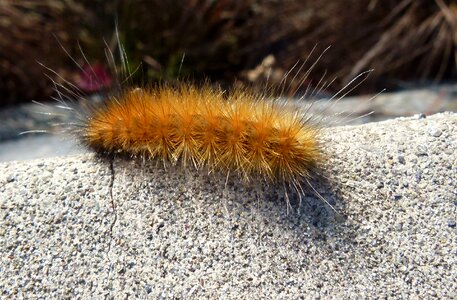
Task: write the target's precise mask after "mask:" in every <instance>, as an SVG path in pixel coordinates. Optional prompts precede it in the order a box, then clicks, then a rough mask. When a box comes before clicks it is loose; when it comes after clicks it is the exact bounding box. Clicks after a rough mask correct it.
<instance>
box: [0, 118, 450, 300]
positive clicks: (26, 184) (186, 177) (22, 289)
mask: <svg viewBox="0 0 457 300" xmlns="http://www.w3.org/2000/svg"><path fill="white" fill-rule="evenodd" d="M456 132H457V114H452V113H444V114H437V115H433V116H430V117H426V118H423V117H420V116H418V117H413V118H399V119H395V120H391V121H385V122H379V123H371V124H367V125H361V126H352V127H349V126H347V127H335V128H329V129H326V130H324V131H323V132H322V136H321V138H322V141H323V145H324V148H325V149H324V150H325V152H326V153H327V155H328V159H327V160H326V162H325V163H324V165H323V166H322V174H321V175H322V176H321V177H320V178H318V179H316V180H315V181H313V182H311V184H312V188H311V187H305V194H304V195H300V197H299V196H298V195H297V194H296V193H294V192H293V191H290V190H288V191H286V193H287V195H288V197H286V196H285V191H284V190H283V189H282V188H281V187H277V186H274V185H266V184H259V183H254V182H252V183H249V184H246V183H242V182H240V181H239V180H238V179H237V178H233V177H230V178H229V179H228V181H227V184H225V180H226V179H225V176H222V175H219V174H212V175H208V174H206V173H205V172H203V171H201V172H196V171H192V170H182V169H180V168H176V167H167V168H166V169H164V167H163V166H162V165H160V164H155V163H153V162H143V161H136V162H135V161H126V160H121V159H115V160H114V161H109V160H101V159H98V158H96V157H95V156H94V155H93V154H83V155H76V156H65V157H59V158H48V159H43V160H34V161H20V162H15V161H12V162H6V163H2V164H0V274H1V276H0V295H1V298H46V299H65V298H80V299H100V298H113V299H126V298H130V299H131V298H152V299H192V298H196V299H235V298H241V299H253V298H264V299H317V298H324V299H366V298H380V299H385V298H391V299H401V298H403V299H407V298H409V299H418V298H421V299H435V298H440V299H455V298H456V290H457V228H456V221H457V154H456V148H457V139H456ZM313 188H314V189H315V190H316V191H317V192H318V193H319V194H320V195H321V196H322V197H323V198H324V199H325V201H326V202H328V203H329V204H326V203H325V202H324V201H322V200H320V199H319V197H318V196H317V195H316V192H314V191H313ZM287 198H289V202H290V205H287V204H286V199H287ZM330 205H331V206H330Z"/></svg>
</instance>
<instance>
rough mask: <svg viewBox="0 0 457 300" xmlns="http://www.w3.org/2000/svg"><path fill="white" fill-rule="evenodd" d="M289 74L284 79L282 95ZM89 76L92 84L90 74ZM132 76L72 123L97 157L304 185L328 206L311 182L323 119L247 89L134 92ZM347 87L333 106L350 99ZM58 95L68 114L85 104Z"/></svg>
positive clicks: (169, 87) (183, 87)
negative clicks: (73, 103) (72, 104)
mask: <svg viewBox="0 0 457 300" xmlns="http://www.w3.org/2000/svg"><path fill="white" fill-rule="evenodd" d="M119 45H120V43H119ZM119 50H120V57H121V62H122V65H123V68H122V70H128V69H129V66H128V60H127V57H126V54H125V51H124V50H123V48H122V46H121V45H120V46H119ZM81 52H82V51H81ZM324 52H325V51H324ZM322 54H323V53H322ZM322 54H321V56H322ZM310 55H311V54H310ZM321 56H319V58H320V57H321ZM83 57H84V54H83ZM107 57H108V58H109V61H110V64H111V65H112V66H113V69H114V73H115V74H119V73H121V72H123V71H121V72H118V70H117V69H116V67H115V63H114V56H113V53H112V52H111V51H108V52H107ZM319 58H318V59H317V60H316V61H315V62H314V63H313V65H312V66H311V68H309V69H308V71H307V72H306V73H305V75H304V79H303V80H301V81H302V82H304V81H305V78H306V76H308V74H309V72H310V71H311V70H312V68H313V67H314V66H315V65H316V64H317V62H318V60H319ZM84 59H85V60H86V63H87V64H89V62H88V61H87V59H86V58H85V57H84ZM74 62H75V63H76V64H77V65H78V67H79V68H80V69H81V70H83V68H82V67H81V65H80V64H78V63H77V62H76V61H75V60H74ZM305 63H306V61H305V62H304V63H303V64H302V65H301V66H300V68H298V71H297V72H296V74H295V75H294V79H295V77H296V76H297V74H298V73H300V72H301V71H302V68H303V66H304V65H305ZM297 65H298V64H296V65H295V66H294V68H295V67H296V66H297ZM294 68H292V69H291V70H290V71H289V72H288V73H286V75H284V78H283V82H282V83H283V87H282V89H283V90H284V86H285V85H286V83H285V82H286V78H287V76H289V75H290V74H291V72H292V70H293V69H294ZM51 71H52V70H51ZM84 72H87V70H84ZM89 72H91V73H92V75H94V76H93V79H94V80H95V81H96V80H97V76H95V72H94V70H92V69H91V70H90V71H89ZM367 73H368V72H365V73H362V74H361V75H359V76H358V77H357V79H358V78H360V77H363V76H364V75H366V74H367ZM57 75H58V74H57ZM130 76H131V74H129V73H127V74H124V76H123V77H125V78H127V79H126V80H124V81H122V82H120V83H119V84H118V88H117V89H116V90H117V91H116V92H113V93H111V94H108V95H106V96H105V97H104V99H103V101H102V103H99V104H92V105H88V106H87V107H86V108H85V109H84V110H81V109H79V110H78V113H79V119H80V122H79V123H77V124H72V125H73V126H71V131H72V133H74V134H75V135H76V136H77V137H78V139H79V140H80V142H81V143H82V144H83V145H85V146H87V147H88V148H90V149H93V150H94V151H95V152H97V153H99V154H102V155H109V156H117V155H122V156H126V157H129V158H132V159H137V158H140V159H149V160H154V161H158V162H161V163H162V164H163V166H164V167H167V166H182V167H183V168H192V169H196V170H207V172H208V173H212V172H221V173H224V174H236V175H237V176H238V177H239V178H240V179H241V180H242V181H251V180H253V179H255V180H262V181H266V182H268V183H270V184H271V185H277V186H278V187H283V186H284V187H286V186H288V187H292V188H294V189H295V190H296V191H298V193H299V194H301V193H303V189H302V186H303V185H306V186H309V187H310V188H311V189H312V190H313V191H314V192H315V193H316V195H317V196H318V197H319V198H321V199H322V200H323V201H325V202H326V203H327V204H328V202H327V201H326V200H325V199H324V198H323V197H321V196H320V195H319V193H318V192H317V191H316V190H315V189H314V188H313V186H312V185H311V184H310V180H311V179H313V177H314V176H315V175H316V174H318V173H319V166H320V165H322V162H323V161H324V160H325V155H324V153H323V151H322V145H321V142H320V140H319V132H320V130H321V128H322V126H321V121H322V118H321V117H319V116H316V115H314V114H311V113H309V111H308V110H307V108H303V106H301V107H298V106H296V105H295V106H293V105H290V101H289V100H286V98H282V97H272V96H271V95H270V94H271V89H268V88H266V89H265V91H263V92H260V93H258V92H254V91H252V90H249V89H247V88H233V89H232V90H230V91H225V90H223V89H222V88H220V87H214V86H213V85H211V84H210V83H208V82H205V83H203V84H192V83H185V82H184V83H180V84H174V85H173V84H167V83H161V84H155V85H152V86H131V85H129V84H128V78H129V77H130ZM363 80H364V79H362V80H361V81H360V82H359V83H358V84H360V83H361V82H362V81H363ZM353 81H354V80H353ZM352 83H353V82H351V83H350V84H348V85H347V86H346V87H345V88H344V89H343V90H341V91H340V92H339V93H337V94H336V95H335V96H334V97H333V98H332V99H331V100H333V99H334V98H336V97H342V96H344V95H345V94H347V93H349V92H350V91H351V89H349V91H348V87H349V86H350V85H351V84H352ZM328 84H329V83H327V82H323V81H319V83H318V86H320V87H321V88H324V87H325V86H326V85H328ZM355 87H357V85H355V86H353V87H352V89H354V88H355ZM56 91H57V94H58V97H57V100H58V101H59V102H61V103H62V104H63V105H62V106H63V107H64V108H67V109H73V108H71V107H70V105H67V102H68V100H70V101H73V99H75V98H86V97H85V96H84V95H83V94H82V93H81V92H80V91H79V90H78V89H77V88H76V87H75V86H74V85H73V84H71V83H69V82H66V84H56ZM295 92H296V91H295ZM305 94H306V93H305ZM333 102H335V101H333ZM86 103H87V101H86ZM286 199H287V195H286ZM329 205H330V204H329ZM332 209H333V207H332Z"/></svg>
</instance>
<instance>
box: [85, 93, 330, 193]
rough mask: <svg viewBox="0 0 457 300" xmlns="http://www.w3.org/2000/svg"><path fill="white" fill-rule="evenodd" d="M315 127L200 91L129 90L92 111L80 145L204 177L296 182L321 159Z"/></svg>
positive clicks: (275, 106)
mask: <svg viewBox="0 0 457 300" xmlns="http://www.w3.org/2000/svg"><path fill="white" fill-rule="evenodd" d="M317 133H318V128H317V126H315V125H314V124H313V123H312V122H311V121H310V120H309V119H305V118H304V117H303V116H302V115H301V114H299V113H297V112H293V111H291V110H290V109H287V106H286V105H285V104H284V103H279V102H278V101H273V100H266V99H264V98H263V97H261V96H259V95H256V94H254V93H250V92H247V91H241V90H236V91H234V92H232V93H229V94H224V93H223V91H222V90H220V89H214V88H210V87H208V86H204V87H201V88H199V87H196V86H192V85H187V86H184V87H181V88H171V87H169V86H167V85H164V86H158V87H156V88H152V89H133V90H129V91H126V92H125V93H124V94H122V95H121V96H120V97H119V98H111V99H108V101H107V104H106V105H105V106H103V107H99V108H97V109H95V110H94V111H93V112H92V115H91V116H90V117H89V118H88V120H87V123H86V128H85V131H84V135H83V136H84V137H83V139H84V143H85V144H87V145H88V146H89V147H92V148H95V149H97V150H101V152H103V153H108V154H115V153H125V154H129V155H132V156H143V157H148V158H150V159H158V160H162V161H163V163H164V164H166V163H171V164H173V165H175V164H177V163H181V164H182V165H183V166H185V167H187V166H189V165H192V166H193V167H195V168H197V169H200V168H207V169H208V170H209V171H217V170H219V171H223V172H235V173H237V174H238V175H240V176H241V177H242V178H243V179H245V180H249V179H251V178H255V177H260V178H262V179H265V180H268V181H271V182H275V181H280V182H289V183H293V184H297V183H300V182H302V181H304V180H308V179H310V177H311V176H312V174H313V169H314V167H315V166H316V163H317V162H318V161H319V160H320V159H321V151H320V148H319V143H318V142H317V140H316V135H317Z"/></svg>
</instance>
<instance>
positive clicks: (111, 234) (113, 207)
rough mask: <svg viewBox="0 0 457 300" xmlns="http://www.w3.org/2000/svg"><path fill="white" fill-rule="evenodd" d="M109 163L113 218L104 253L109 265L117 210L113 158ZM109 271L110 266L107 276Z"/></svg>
mask: <svg viewBox="0 0 457 300" xmlns="http://www.w3.org/2000/svg"><path fill="white" fill-rule="evenodd" d="M109 163H110V164H109V169H110V172H111V180H110V183H109V195H110V200H111V208H112V209H113V213H114V219H113V221H112V222H111V224H110V228H109V237H110V241H109V243H108V250H107V252H106V254H107V257H108V262H109V265H110V266H111V264H112V262H111V259H110V257H109V254H110V252H111V245H112V243H113V240H114V238H113V228H114V226H115V225H116V222H117V210H116V202H115V201H114V196H113V188H114V179H115V176H116V172H115V171H114V159H110V162H109ZM111 271H112V267H110V269H109V273H108V277H110V275H111Z"/></svg>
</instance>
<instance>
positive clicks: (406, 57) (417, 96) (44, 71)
mask: <svg viewBox="0 0 457 300" xmlns="http://www.w3.org/2000/svg"><path fill="white" fill-rule="evenodd" d="M116 28H117V31H118V36H117V35H116ZM0 36H1V38H0V120H1V121H0V161H1V160H9V159H25V158H35V157H41V156H48V155H49V154H48V152H49V150H50V149H52V150H53V151H55V150H59V151H62V152H61V153H57V154H67V153H69V152H71V151H74V150H76V151H80V150H77V147H76V146H75V145H74V144H72V143H71V142H70V141H71V139H68V140H67V141H63V140H55V138H54V139H53V138H52V137H50V136H49V135H45V136H40V137H37V136H36V135H32V134H30V135H29V134H26V135H21V136H18V134H19V133H20V132H24V131H28V130H41V129H42V130H44V131H48V132H52V131H55V130H56V129H55V128H54V127H52V128H50V127H49V124H51V123H65V122H68V120H69V118H71V116H69V115H68V114H64V113H62V111H61V110H59V109H54V108H52V107H51V108H50V107H49V106H52V105H53V104H52V102H51V104H50V105H47V107H46V108H42V107H41V108H40V109H43V110H42V111H41V113H37V110H39V109H37V105H32V104H30V103H31V101H32V100H36V101H39V102H42V103H46V102H47V101H52V97H53V96H54V97H55V96H56V95H55V89H54V88H55V86H54V84H53V81H54V82H56V83H57V84H68V82H69V83H71V84H74V85H75V86H76V87H77V88H78V89H79V90H80V91H82V92H83V93H85V94H87V95H90V94H94V93H95V94H97V93H100V92H102V91H104V90H107V89H110V88H112V86H113V85H114V84H115V83H116V81H117V79H116V75H114V74H112V69H113V68H112V66H110V62H112V60H111V61H110V58H109V56H110V55H109V51H111V52H112V53H113V54H114V55H115V56H116V59H115V60H114V62H115V64H117V65H118V66H117V67H120V65H121V60H120V59H119V53H118V50H117V49H118V45H117V41H118V39H119V41H120V42H121V43H122V45H123V47H124V49H125V54H126V56H127V57H128V61H129V71H130V72H131V73H133V74H134V76H133V77H132V78H131V81H133V82H135V80H137V81H138V82H142V83H144V82H147V83H153V82H156V81H175V80H177V78H178V77H179V78H183V79H186V80H192V81H196V82H199V81H202V80H207V79H209V80H210V81H211V82H213V83H217V84H220V85H222V86H224V87H230V86H233V85H246V86H250V87H254V88H255V87H264V86H265V83H266V81H268V86H269V87H271V88H272V89H273V90H278V91H279V90H281V91H282V86H284V80H283V79H284V78H286V77H285V76H286V74H287V72H288V71H289V70H294V71H300V72H299V74H298V76H287V80H286V81H287V82H286V85H285V86H287V89H286V90H285V94H286V95H287V93H288V92H292V93H291V95H288V96H294V95H299V94H305V92H306V91H309V90H313V91H318V92H315V93H313V95H312V96H313V98H314V99H313V101H314V100H315V99H316V98H320V97H322V98H325V97H327V98H329V97H331V96H332V95H334V94H335V93H337V92H338V91H339V90H340V89H341V88H343V87H344V86H345V85H346V84H348V83H349V82H351V80H352V79H354V78H355V77H356V76H357V75H358V74H360V73H361V72H363V71H367V70H371V69H373V70H374V71H372V72H371V73H370V76H369V77H368V78H367V79H366V80H364V81H363V83H362V84H360V85H359V86H356V84H353V87H354V89H353V90H352V91H351V92H350V93H349V95H348V96H351V97H349V98H348V99H347V100H342V101H340V103H341V105H342V107H340V106H335V107H332V109H334V110H336V111H341V110H345V109H346V108H345V107H348V108H349V110H351V112H353V113H354V114H355V115H363V114H366V113H367V112H369V111H371V110H374V111H375V112H376V113H375V114H373V115H372V116H375V117H378V118H375V119H368V121H372V120H380V119H385V118H389V117H395V116H407V115H413V114H417V113H424V114H431V113H434V112H439V111H444V110H454V111H455V110H456V101H455V99H456V98H457V85H456V84H455V82H456V78H457V48H456V46H457V1H450V0H403V1H401V0H400V1H398V0H395V1H393V0H383V1H381V0H342V1H315V0H263V1H261V0H244V1H238V0H180V1H178V0H167V1H162V0H130V1H128V0H117V1H102V0H81V1H72V0H22V1H16V0H0ZM329 46H330V48H329V49H328V50H325V49H327V48H328V47H329ZM107 49H109V50H108V51H106V50H107ZM324 52H325V53H324ZM107 54H108V59H107ZM321 54H323V55H322V56H321ZM318 60H319V61H318ZM316 61H318V63H317V64H316V65H315V66H314V67H312V66H313V64H314V62H316ZM303 62H305V66H304V68H303V69H302V70H300V69H299V67H300V66H301V63H303ZM297 63H299V64H298V65H297ZM44 66H45V67H44ZM294 66H295V67H294ZM311 68H312V72H310V73H309V75H308V76H307V77H306V78H304V75H302V74H306V71H307V70H309V69H311ZM51 70H52V71H51ZM94 77H96V80H94ZM322 78H326V79H325V80H324V81H323V80H321V79H322ZM304 79H305V80H304ZM65 82H67V83H65ZM326 82H329V83H330V82H331V84H328V85H327V84H324V83H326ZM384 89H385V90H386V92H383V93H382V94H381V95H380V96H377V97H376V98H375V99H374V100H373V101H367V99H370V98H371V97H372V95H373V94H377V93H379V92H380V91H383V90H384ZM296 91H298V92H297V93H296ZM283 94H284V93H283ZM309 98H311V97H309ZM54 103H55V102H54ZM367 103H369V104H367ZM57 131H58V130H57ZM24 136H25V137H26V140H22V139H19V138H20V137H24ZM32 136H33V137H32ZM60 139H62V138H60ZM67 142H68V143H67ZM34 143H35V144H34ZM42 146H45V148H46V147H47V148H48V149H47V150H44V153H46V154H43V155H41V154H40V150H39V149H41V148H40V147H42ZM21 147H22V148H24V147H25V148H27V149H28V150H30V149H33V150H34V151H33V152H34V153H29V154H30V155H29V156H27V155H25V156H24V155H22V156H18V154H17V153H19V152H20V151H19V150H18V149H22V148H21ZM29 152H30V151H29Z"/></svg>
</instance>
